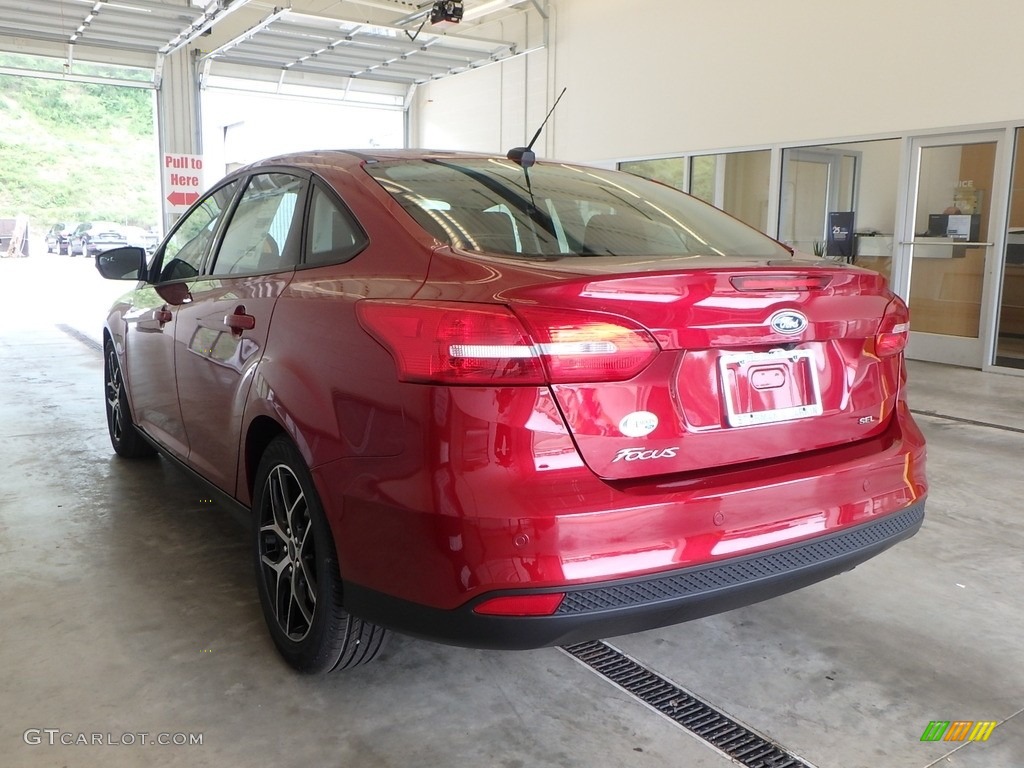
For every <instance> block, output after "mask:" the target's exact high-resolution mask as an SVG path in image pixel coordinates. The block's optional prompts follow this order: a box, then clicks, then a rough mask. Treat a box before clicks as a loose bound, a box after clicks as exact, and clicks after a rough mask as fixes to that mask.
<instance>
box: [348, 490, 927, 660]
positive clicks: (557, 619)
mask: <svg viewBox="0 0 1024 768" xmlns="http://www.w3.org/2000/svg"><path fill="white" fill-rule="evenodd" d="M924 505H925V499H924V498H921V499H919V500H917V501H916V502H915V503H913V504H911V505H910V506H907V507H905V508H903V509H901V510H898V511H896V512H893V513H891V514H887V515H885V516H882V517H880V518H878V519H874V520H872V521H870V522H867V523H863V524H860V525H856V526H851V527H848V528H845V529H842V530H839V531H836V532H834V533H830V534H826V535H822V536H818V537H815V538H812V539H807V540H804V541H801V542H799V543H796V544H791V545H788V546H782V547H778V548H775V549H770V550H766V551H761V552H758V553H755V554H751V555H746V556H743V557H735V558H729V559H723V560H718V561H716V562H714V563H711V564H706V565H698V566H692V567H687V568H681V569H677V570H672V571H668V572H662V573H658V574H655V575H651V576H645V577H642V578H632V579H619V580H611V581H603V582H596V583H590V584H585V585H574V586H571V587H548V588H545V589H533V590H514V589H509V590H498V591H492V592H488V593H486V594H483V595H480V596H478V597H476V598H474V599H473V600H471V601H470V602H468V603H466V604H465V605H463V606H460V607H459V608H457V609H454V610H443V609H438V608H431V607H427V606H424V605H420V604H417V603H413V602H409V601H407V600H402V599H400V598H396V597H392V596H390V595H386V594H384V593H381V592H377V591H374V590H371V589H368V588H365V587H361V586H359V585H358V584H352V583H346V585H345V605H346V608H347V609H348V610H349V611H351V612H352V613H353V614H355V615H357V616H360V617H362V618H364V619H368V620H370V621H374V622H376V623H378V624H381V625H384V626H387V627H390V628H392V629H395V630H398V631H400V632H404V633H406V634H410V635H415V636H419V637H424V638H427V639H430V640H435V641H438V642H444V643H450V644H452V645H461V646H467V647H474V648H495V649H527V648H541V647H546V646H553V645H562V644H565V643H572V642H581V641H584V640H595V639H599V638H604V637H613V636H616V635H623V634H629V633H633V632H640V631H643V630H647V629H654V628H656V627H663V626H668V625H671V624H676V623H679V622H683V621H689V620H691V619H697V618H701V617H703V616H708V615H711V614H715V613H721V612H722V611H727V610H731V609H733V608H739V607H741V606H744V605H749V604H751V603H756V602H760V601H762V600H767V599H768V598H771V597H776V596H778V595H782V594H785V593H786V592H791V591H793V590H796V589H800V588H802V587H805V586H808V585H810V584H814V583H815V582H818V581H821V580H823V579H827V578H829V577H830V576H835V575H837V574H840V573H842V572H844V571H848V570H850V569H851V568H853V567H854V566H856V565H858V564H860V563H862V562H864V561H866V560H869V559H871V558H872V557H874V556H876V555H878V554H879V553H881V552H883V551H884V550H886V549H888V548H889V547H891V546H892V545H894V544H896V543H897V542H900V541H902V540H904V539H907V538H910V537H911V536H913V535H914V534H915V533H916V532H917V531H918V529H919V528H920V527H921V524H922V522H923V521H924ZM550 592H564V593H565V598H564V599H563V600H562V602H561V604H560V605H559V607H558V609H557V610H556V612H555V613H554V614H552V615H550V616H528V617H504V616H501V617H499V616H486V615H480V614H476V613H474V612H473V608H474V607H475V606H477V605H479V604H480V603H482V602H484V601H486V600H489V599H491V598H494V597H499V596H507V595H520V594H538V593H550Z"/></svg>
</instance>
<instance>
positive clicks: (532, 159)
mask: <svg viewBox="0 0 1024 768" xmlns="http://www.w3.org/2000/svg"><path fill="white" fill-rule="evenodd" d="M566 90H567V89H566V88H563V89H562V92H561V93H560V94H558V98H557V99H555V103H554V104H552V105H551V109H550V110H548V114H547V117H545V118H544V122H542V123H541V124H540V128H538V129H537V132H536V133H535V134H533V138H532V139H530V143H529V144H527V145H526V146H525V147H513V148H512V149H510V150H509V151H508V154H507V155H505V157H507V158H508V159H509V160H511V161H512V162H513V163H517V164H518V165H520V166H522V167H523V168H524V169H526V168H529V167H530V166H531V165H533V164H534V163H536V162H537V155H536V154H535V153H534V151H533V145H534V144H536V143H537V139H539V138H540V132H541V131H543V130H544V126H545V125H547V124H548V120H550V119H551V113H552V112H554V111H555V107H557V106H558V102H560V101H561V100H562V97H563V96H565V92H566Z"/></svg>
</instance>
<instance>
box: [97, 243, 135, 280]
mask: <svg viewBox="0 0 1024 768" xmlns="http://www.w3.org/2000/svg"><path fill="white" fill-rule="evenodd" d="M96 269H98V270H99V272H100V274H101V275H103V276H104V277H105V278H107V280H136V281H138V280H145V277H144V275H145V274H146V251H145V250H143V249H142V248H135V247H128V248H111V249H110V250H109V251H104V252H103V253H101V254H99V255H97V256H96Z"/></svg>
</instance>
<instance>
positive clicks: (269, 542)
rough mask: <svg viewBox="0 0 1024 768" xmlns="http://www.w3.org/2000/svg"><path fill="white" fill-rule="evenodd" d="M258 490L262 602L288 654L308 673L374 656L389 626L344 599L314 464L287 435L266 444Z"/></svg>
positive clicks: (277, 641) (273, 631)
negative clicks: (362, 615) (361, 614)
mask: <svg viewBox="0 0 1024 768" xmlns="http://www.w3.org/2000/svg"><path fill="white" fill-rule="evenodd" d="M253 496H254V498H253V544H254V546H253V554H254V559H255V565H256V585H257V589H258V590H259V595H260V606H261V607H262V608H263V618H264V619H265V620H266V622H267V628H268V629H269V630H270V636H271V638H273V640H274V645H276V646H277V649H278V651H279V652H280V653H281V655H282V656H283V657H284V659H285V661H287V662H288V663H289V664H290V665H291V666H292V667H294V668H295V669H297V670H298V671H299V672H304V673H306V674H317V673H324V672H331V671H334V670H341V669H349V668H351V667H356V666H359V665H360V664H366V663H368V662H370V661H373V659H374V658H376V657H377V654H378V653H379V652H380V650H381V648H382V647H383V646H384V641H385V638H386V637H387V632H386V631H385V629H384V628H383V627H379V626H377V625H376V624H371V623H370V622H367V621H363V620H362V619H359V618H357V617H355V616H353V615H351V614H350V613H349V612H348V611H346V610H345V609H344V607H343V606H342V589H343V586H342V581H341V570H340V568H339V566H338V555H337V553H336V551H335V548H334V539H333V537H332V536H331V531H330V528H329V526H328V525H327V518H326V516H325V515H324V511H323V506H322V505H321V503H320V497H319V496H318V495H317V493H316V488H315V487H314V485H313V479H312V476H311V475H310V473H309V469H308V468H307V467H306V463H305V461H304V460H303V458H302V454H300V453H299V451H298V449H297V448H295V446H294V445H293V444H292V442H291V441H290V440H288V439H287V438H285V437H283V436H282V437H277V438H275V439H274V440H272V441H271V443H270V445H268V446H267V449H266V450H265V451H264V452H263V456H262V458H261V459H260V465H259V469H258V470H257V472H256V484H255V487H254V493H253Z"/></svg>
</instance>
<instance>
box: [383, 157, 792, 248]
mask: <svg viewBox="0 0 1024 768" xmlns="http://www.w3.org/2000/svg"><path fill="white" fill-rule="evenodd" d="M365 167H366V170H367V172H368V173H369V174H370V175H371V176H373V177H374V178H375V179H376V180H377V181H378V182H379V183H380V184H381V185H382V186H383V187H384V189H385V190H387V191H388V193H389V194H391V195H392V196H393V197H394V198H395V199H396V200H397V201H398V202H399V203H400V204H401V205H402V207H403V208H405V210H406V211H408V212H409V213H410V214H411V215H412V217H413V218H414V219H416V221H417V222H418V223H419V224H420V225H421V226H422V227H423V228H424V229H426V230H427V231H428V232H430V233H431V234H433V235H434V236H435V237H437V238H438V239H439V240H441V241H442V242H447V243H449V244H450V245H452V246H454V247H456V248H461V249H463V250H468V251H478V252H483V253H495V254H505V255H509V256H517V257H520V258H533V259H545V260H549V259H558V258H560V257H567V256H599V257H606V258H614V257H628V258H631V259H635V258H637V257H644V258H651V259H658V258H678V257H681V256H682V257H685V256H715V255H718V256H723V257H750V258H758V259H764V258H768V259H781V258H789V256H790V253H789V251H787V250H786V249H785V248H784V247H783V246H781V245H780V244H779V243H777V242H775V241H774V240H772V239H770V238H768V237H766V236H765V235H762V234H761V233H760V232H758V231H757V230H755V229H752V228H751V227H748V226H747V225H746V224H743V223H742V222H739V221H737V220H736V219H733V218H732V217H731V216H728V215H727V214H725V213H722V212H721V211H719V210H718V209H716V208H714V207H712V206H710V205H708V204H707V203H704V202H702V201H700V200H698V199H696V198H694V197H690V196H689V195H686V194H684V193H682V192H679V191H678V190H675V189H672V188H671V187H666V186H664V185H661V184H658V183H655V182H652V181H648V180H647V179H642V178H639V177H636V176H632V175H630V174H627V173H622V172H619V171H606V170H601V169H596V168H585V167H581V166H572V165H565V164H557V163H542V164H537V165H535V166H533V167H532V168H530V169H529V171H526V170H524V169H523V168H521V167H520V166H518V165H516V164H515V163H513V162H511V161H508V160H503V159H496V158H493V159H486V158H481V159H465V158H459V159H434V158H432V159H427V160H393V161H391V160H388V161H382V162H378V163H372V164H368V165H367V166H365Z"/></svg>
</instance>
